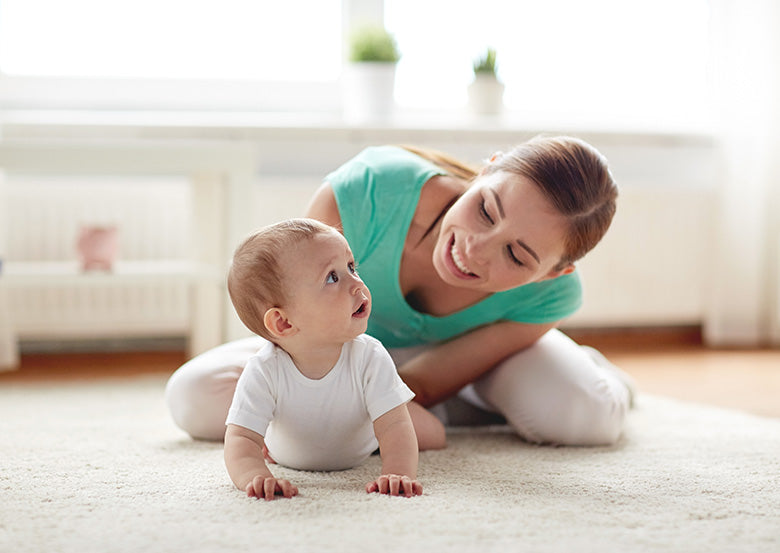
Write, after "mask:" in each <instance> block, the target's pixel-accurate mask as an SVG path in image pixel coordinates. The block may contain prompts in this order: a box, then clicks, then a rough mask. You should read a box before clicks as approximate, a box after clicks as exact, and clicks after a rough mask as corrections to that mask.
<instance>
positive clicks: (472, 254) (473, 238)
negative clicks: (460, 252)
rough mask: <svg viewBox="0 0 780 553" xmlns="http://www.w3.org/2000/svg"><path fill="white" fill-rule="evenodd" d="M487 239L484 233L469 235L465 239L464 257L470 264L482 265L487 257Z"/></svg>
mask: <svg viewBox="0 0 780 553" xmlns="http://www.w3.org/2000/svg"><path fill="white" fill-rule="evenodd" d="M489 242H490V240H489V237H488V236H487V235H486V234H484V233H478V234H471V235H469V236H467V237H466V252H465V253H466V257H467V258H468V260H469V262H470V263H476V264H479V265H481V264H483V263H484V262H485V258H486V255H487V248H488V245H489Z"/></svg>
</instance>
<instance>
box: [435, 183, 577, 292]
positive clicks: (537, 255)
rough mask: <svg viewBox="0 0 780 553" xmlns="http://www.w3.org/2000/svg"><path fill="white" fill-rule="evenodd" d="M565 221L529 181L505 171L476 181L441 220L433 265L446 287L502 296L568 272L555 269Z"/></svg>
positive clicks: (560, 253) (569, 269) (570, 268)
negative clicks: (499, 293) (494, 293)
mask: <svg viewBox="0 0 780 553" xmlns="http://www.w3.org/2000/svg"><path fill="white" fill-rule="evenodd" d="M565 231H566V219H565V218H564V217H563V216H562V215H561V214H559V213H558V212H557V211H555V209H554V208H553V207H552V205H550V203H549V202H548V201H547V200H546V199H545V198H544V196H543V195H542V193H541V192H540V191H539V189H538V188H537V186H536V185H535V184H534V183H533V182H532V181H531V180H529V179H527V178H525V177H521V176H518V175H515V174H511V173H506V172H501V171H499V172H496V173H492V174H489V175H483V176H480V177H478V178H477V179H476V180H475V182H474V183H473V184H472V186H471V187H470V188H469V189H468V191H466V193H465V194H463V196H461V197H460V198H459V199H458V201H457V202H455V204H453V206H452V207H451V208H450V210H449V211H448V212H447V214H446V215H445V216H444V217H443V219H442V223H441V231H440V233H439V236H438V239H437V242H436V246H435V248H434V251H433V265H434V267H435V269H436V272H437V273H438V274H439V276H440V277H441V279H442V280H443V281H445V282H446V283H447V284H450V285H453V286H458V287H461V288H471V289H474V290H479V291H483V292H488V293H492V292H501V291H504V290H509V289H511V288H515V287H517V286H522V285H523V284H528V283H529V282H536V281H541V280H545V279H548V278H554V277H557V276H560V275H561V274H565V273H570V272H571V271H573V270H574V266H573V265H570V266H568V267H566V268H564V269H555V265H557V264H558V262H559V261H560V259H561V256H562V255H563V251H564V237H565Z"/></svg>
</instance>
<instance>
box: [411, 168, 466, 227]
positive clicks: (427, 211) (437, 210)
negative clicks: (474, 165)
mask: <svg viewBox="0 0 780 553" xmlns="http://www.w3.org/2000/svg"><path fill="white" fill-rule="evenodd" d="M466 186H467V185H466V182H465V181H463V180H462V179H459V178H457V177H453V176H450V175H434V176H432V177H431V178H429V179H428V180H427V181H426V182H425V184H424V185H423V187H422V189H421V190H420V200H419V202H418V204H417V211H416V212H415V217H414V221H415V222H416V223H419V224H420V225H422V226H424V227H426V228H428V226H430V225H431V224H433V223H434V222H435V221H436V220H437V219H438V218H439V217H440V216H441V215H442V214H443V213H444V211H445V210H446V209H447V207H448V206H449V205H450V204H451V203H452V202H453V201H454V200H456V199H457V198H459V197H460V196H461V194H463V193H464V192H465V191H466Z"/></svg>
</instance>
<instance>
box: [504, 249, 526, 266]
mask: <svg viewBox="0 0 780 553" xmlns="http://www.w3.org/2000/svg"><path fill="white" fill-rule="evenodd" d="M506 251H507V254H508V255H509V259H511V260H512V263H514V264H515V265H519V266H520V267H523V266H525V264H524V263H523V262H522V261H520V260H519V259H517V258H516V257H515V252H513V251H512V246H507V247H506Z"/></svg>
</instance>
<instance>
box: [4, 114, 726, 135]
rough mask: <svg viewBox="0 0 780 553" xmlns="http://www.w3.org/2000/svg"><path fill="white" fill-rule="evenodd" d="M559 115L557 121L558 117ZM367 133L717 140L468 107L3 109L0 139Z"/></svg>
mask: <svg viewBox="0 0 780 553" xmlns="http://www.w3.org/2000/svg"><path fill="white" fill-rule="evenodd" d="M554 119H558V120H557V121H556V120H554ZM355 132H360V133H361V136H362V137H364V138H366V139H369V140H371V139H374V138H375V137H376V138H380V137H381V138H383V139H386V140H393V139H395V140H401V141H403V140H405V139H408V138H409V137H410V135H412V136H411V138H418V137H424V138H430V139H437V138H438V137H440V136H441V137H444V138H451V137H452V135H453V133H455V134H457V136H458V139H459V140H461V139H473V140H478V139H480V138H482V139H491V140H496V139H497V140H502V139H503V137H504V136H506V139H507V140H508V141H511V142H514V141H516V140H517V138H518V135H527V136H533V135H536V134H540V133H544V134H574V135H577V136H582V137H583V138H585V139H591V140H593V139H601V140H609V141H610V142H614V141H616V140H618V141H620V142H621V143H636V142H639V143H647V142H649V143H657V142H659V141H660V142H663V143H668V142H669V141H673V142H679V141H684V142H686V143H702V142H703V143H710V142H711V141H712V133H711V129H709V128H708V127H707V126H706V125H705V124H702V123H695V122H694V123H691V122H689V123H687V124H679V123H678V124H670V123H669V122H663V121H658V122H656V123H653V124H650V123H638V122H636V121H634V122H631V121H630V120H627V119H624V120H620V121H618V120H600V121H596V120H586V119H582V118H581V119H580V120H575V119H573V118H569V119H567V120H566V121H565V122H564V121H563V120H561V119H560V118H551V117H544V116H540V115H538V114H527V113H526V114H524V113H521V112H505V113H504V114H502V115H501V116H493V117H490V116H481V117H480V116H475V115H472V114H470V113H468V112H467V111H465V110H451V111H422V110H419V111H417V110H400V109H399V110H398V112H397V113H396V114H394V116H393V117H392V118H389V119H387V120H383V121H377V122H371V123H365V124H351V123H348V122H345V121H344V120H343V118H342V117H341V115H340V114H338V113H326V112H320V113H293V112H273V113H271V112H243V111H151V110H144V111H140V110H137V111H108V110H80V111H77V110H5V111H0V138H2V139H7V140H14V139H22V140H26V139H41V140H46V139H139V138H143V139H207V140H263V139H273V138H280V137H282V136H287V137H295V136H297V135H317V134H320V133H326V134H328V135H333V134H335V135H338V134H340V133H348V134H350V135H351V134H353V133H355Z"/></svg>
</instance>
